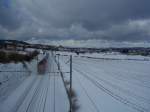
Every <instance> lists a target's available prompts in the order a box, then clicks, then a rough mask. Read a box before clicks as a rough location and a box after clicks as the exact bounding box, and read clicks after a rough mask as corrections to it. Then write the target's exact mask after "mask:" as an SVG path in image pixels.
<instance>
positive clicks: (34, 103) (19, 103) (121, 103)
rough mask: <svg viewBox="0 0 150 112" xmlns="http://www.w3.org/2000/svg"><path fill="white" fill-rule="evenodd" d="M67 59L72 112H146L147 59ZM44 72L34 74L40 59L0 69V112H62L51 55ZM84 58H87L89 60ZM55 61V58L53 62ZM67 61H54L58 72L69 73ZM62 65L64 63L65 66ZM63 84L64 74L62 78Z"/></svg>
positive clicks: (149, 90) (149, 110) (149, 111)
mask: <svg viewBox="0 0 150 112" xmlns="http://www.w3.org/2000/svg"><path fill="white" fill-rule="evenodd" d="M57 53H60V54H61V55H73V83H72V84H73V90H74V91H75V94H76V103H77V106H78V107H79V108H78V110H77V112H150V97H149V94H150V74H149V73H150V69H149V66H150V57H145V56H131V55H130V56H129V55H122V54H119V53H107V54H97V53H94V54H81V55H79V56H77V55H76V54H74V53H68V52H57ZM49 54H50V55H49V58H48V69H47V71H46V73H45V74H44V75H39V74H38V73H37V64H38V62H39V61H40V60H41V59H43V57H44V56H45V55H43V54H40V55H39V56H38V59H35V60H33V61H32V62H31V63H26V65H27V68H24V67H23V65H22V64H13V63H11V64H1V65H0V70H6V71H7V70H12V71H14V70H23V71H31V72H30V73H29V72H22V73H13V72H12V73H10V72H0V74H1V75H0V81H1V82H3V81H5V80H7V79H9V80H8V81H6V82H5V83H2V84H1V85H0V112H68V111H69V100H68V97H67V94H66V91H65V87H64V84H63V81H62V79H61V76H60V74H59V73H58V69H57V65H56V62H55V61H54V55H53V54H54V53H51V52H49ZM89 57H90V58H89ZM56 59H57V58H56ZM68 60H69V56H60V57H59V63H60V67H61V71H62V72H69V71H70V69H69V62H68ZM66 62H68V63H66ZM64 78H65V81H69V74H68V73H64Z"/></svg>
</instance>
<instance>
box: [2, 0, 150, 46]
mask: <svg viewBox="0 0 150 112" xmlns="http://www.w3.org/2000/svg"><path fill="white" fill-rule="evenodd" d="M0 39H19V40H32V41H33V40H34V41H35V40H42V41H44V40H49V41H51V42H53V43H59V44H61V43H62V44H64V45H65V44H66V45H73V46H75V45H77V46H80V45H84V46H94V47H95V46H105V45H106V46H121V45H123V44H124V45H126V46H128V45H129V46H132V45H133V46H136V45H137V46H150V45H149V43H150V0H0Z"/></svg>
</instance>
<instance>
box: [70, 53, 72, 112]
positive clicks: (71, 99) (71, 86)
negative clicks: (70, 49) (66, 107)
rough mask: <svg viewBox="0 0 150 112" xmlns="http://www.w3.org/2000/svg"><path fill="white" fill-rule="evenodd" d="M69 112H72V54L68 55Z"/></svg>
mask: <svg viewBox="0 0 150 112" xmlns="http://www.w3.org/2000/svg"><path fill="white" fill-rule="evenodd" d="M70 112H72V55H70Z"/></svg>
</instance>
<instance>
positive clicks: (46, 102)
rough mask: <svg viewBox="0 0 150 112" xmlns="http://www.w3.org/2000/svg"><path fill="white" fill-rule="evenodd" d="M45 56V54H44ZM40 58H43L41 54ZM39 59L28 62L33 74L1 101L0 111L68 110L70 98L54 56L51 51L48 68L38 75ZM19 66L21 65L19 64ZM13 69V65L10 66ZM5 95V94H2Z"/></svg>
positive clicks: (44, 111)
mask: <svg viewBox="0 0 150 112" xmlns="http://www.w3.org/2000/svg"><path fill="white" fill-rule="evenodd" d="M43 57H44V56H43ZM38 59H42V56H41V55H40V56H39V58H38ZM37 61H39V60H33V62H32V63H30V64H28V68H29V69H30V70H31V74H30V75H29V76H28V77H26V78H25V80H23V81H22V83H20V84H19V85H18V86H17V87H16V88H15V89H14V90H13V91H9V92H10V94H8V95H7V97H6V98H5V100H3V101H0V112H50V111H51V112H60V111H61V112H67V111H68V110H69V100H68V97H67V94H66V91H65V88H64V85H63V82H62V79H61V76H60V74H58V73H54V72H58V70H57V66H56V63H55V61H54V56H52V54H51V53H50V57H49V60H48V70H47V72H46V73H45V74H43V75H38V74H37V72H36V70H37V69H35V68H36V67H37ZM18 67H19V66H18ZM10 68H11V69H13V66H11V67H10ZM2 95H3V94H2Z"/></svg>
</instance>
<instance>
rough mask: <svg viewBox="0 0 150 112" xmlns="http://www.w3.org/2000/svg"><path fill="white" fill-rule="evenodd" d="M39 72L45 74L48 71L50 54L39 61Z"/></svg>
mask: <svg viewBox="0 0 150 112" xmlns="http://www.w3.org/2000/svg"><path fill="white" fill-rule="evenodd" d="M37 66H38V67H37V68H38V73H39V74H45V73H46V71H47V68H48V67H47V66H48V54H46V56H45V57H44V58H43V59H42V60H41V61H40V62H39V63H38V65H37Z"/></svg>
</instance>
